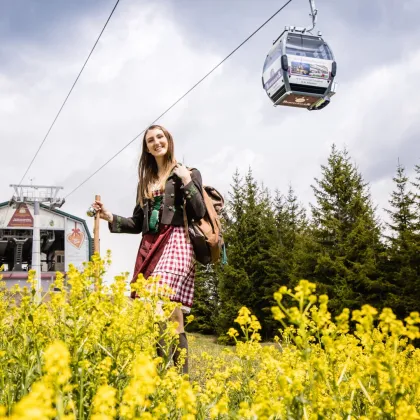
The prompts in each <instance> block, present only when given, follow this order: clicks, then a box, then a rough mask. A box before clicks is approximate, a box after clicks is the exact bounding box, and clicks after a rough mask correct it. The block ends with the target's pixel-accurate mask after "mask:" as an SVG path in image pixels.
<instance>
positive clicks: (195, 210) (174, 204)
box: [108, 169, 206, 234]
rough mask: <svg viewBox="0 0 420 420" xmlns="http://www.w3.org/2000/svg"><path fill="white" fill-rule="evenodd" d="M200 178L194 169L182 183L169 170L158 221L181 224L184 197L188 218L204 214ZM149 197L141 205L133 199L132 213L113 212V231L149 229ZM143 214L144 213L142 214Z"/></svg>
mask: <svg viewBox="0 0 420 420" xmlns="http://www.w3.org/2000/svg"><path fill="white" fill-rule="evenodd" d="M202 188H203V184H202V179H201V174H200V171H198V170H197V169H193V170H192V172H191V182H189V183H188V184H187V185H185V186H183V185H182V181H181V179H180V178H179V177H177V176H176V175H175V174H173V173H172V174H171V175H170V176H169V177H168V179H167V181H166V184H165V195H164V198H163V210H162V217H161V220H160V223H162V224H164V225H173V226H182V225H183V224H184V208H183V206H184V200H185V202H186V211H187V218H188V221H197V220H200V219H202V218H203V217H204V215H205V214H206V207H205V204H204V199H203V195H202ZM150 205H151V200H147V199H146V200H144V205H143V207H141V206H140V204H138V203H136V206H135V207H134V211H133V215H132V216H131V217H122V216H118V215H116V214H113V216H114V217H113V221H112V223H108V227H109V230H110V231H111V232H112V233H140V232H141V233H143V234H145V233H147V232H149V217H150V213H149V208H150ZM145 216H146V217H145Z"/></svg>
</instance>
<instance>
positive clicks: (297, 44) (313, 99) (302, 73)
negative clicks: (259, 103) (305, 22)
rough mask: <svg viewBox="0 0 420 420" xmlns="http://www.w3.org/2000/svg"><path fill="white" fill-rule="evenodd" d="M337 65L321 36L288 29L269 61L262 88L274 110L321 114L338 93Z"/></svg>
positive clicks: (265, 66)
mask: <svg viewBox="0 0 420 420" xmlns="http://www.w3.org/2000/svg"><path fill="white" fill-rule="evenodd" d="M336 72H337V64H336V62H335V60H334V56H333V53H332V51H331V49H330V47H329V46H328V44H327V43H326V42H325V41H324V40H323V39H322V37H321V34H320V33H318V35H312V34H310V33H308V32H307V30H306V29H305V28H295V27H286V29H285V30H284V32H283V33H282V34H281V35H280V37H279V38H278V39H277V40H276V41H274V43H273V46H272V48H271V50H270V51H269V53H268V54H267V57H266V59H265V63H264V68H263V76H262V84H263V87H264V89H265V91H266V93H267V95H268V97H269V98H270V99H271V101H272V102H273V104H274V106H277V105H283V106H292V107H297V108H306V109H309V110H319V109H322V108H324V107H325V106H326V105H328V103H329V102H330V98H331V96H333V95H334V94H335V92H336V83H335V82H334V78H335V75H336Z"/></svg>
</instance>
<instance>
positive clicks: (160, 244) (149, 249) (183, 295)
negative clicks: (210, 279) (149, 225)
mask: <svg viewBox="0 0 420 420" xmlns="http://www.w3.org/2000/svg"><path fill="white" fill-rule="evenodd" d="M163 195H164V191H162V190H158V191H154V192H153V196H154V200H156V199H157V198H160V199H161V200H162V199H163ZM161 211H162V209H160V211H159V212H160V214H161ZM145 216H146V215H145ZM159 219H160V217H159ZM139 274H143V276H144V277H145V278H146V279H147V278H149V277H156V276H160V279H159V282H158V287H162V286H167V287H169V288H170V289H171V291H172V293H171V294H170V295H169V298H170V300H171V301H173V302H180V303H181V304H182V311H183V312H185V313H188V312H190V310H191V307H192V304H193V297H194V278H195V264H194V251H193V247H192V244H191V243H190V242H188V241H187V238H186V232H185V227H184V226H171V225H162V224H159V227H158V229H157V232H156V233H146V234H145V235H143V237H142V240H141V243H140V247H139V250H138V253H137V259H136V264H135V267H134V275H133V279H132V280H131V282H132V283H133V282H135V281H136V280H137V277H138V276H139ZM131 297H132V298H136V297H137V296H136V293H135V292H132V294H131Z"/></svg>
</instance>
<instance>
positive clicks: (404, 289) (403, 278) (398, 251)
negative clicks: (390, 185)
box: [386, 163, 420, 317]
mask: <svg viewBox="0 0 420 420" xmlns="http://www.w3.org/2000/svg"><path fill="white" fill-rule="evenodd" d="M393 181H394V183H395V188H396V189H395V190H394V191H393V192H392V194H391V199H390V200H389V204H390V205H391V207H392V209H391V210H389V209H386V212H387V213H388V214H389V216H390V219H391V223H387V226H388V227H389V229H390V231H391V235H390V236H387V239H388V241H389V244H390V246H389V250H388V261H387V270H386V273H387V277H388V279H389V282H390V283H392V284H394V285H395V286H396V287H395V292H394V293H390V294H389V297H388V302H387V305H388V306H391V307H392V309H393V310H394V311H395V312H396V313H397V314H398V315H399V316H401V317H405V316H407V315H408V314H409V313H410V312H412V311H415V310H418V309H419V304H418V302H419V298H420V278H419V276H420V271H419V268H420V261H419V250H420V249H419V244H418V235H417V233H416V214H415V209H414V205H415V195H414V194H413V193H412V192H411V191H410V190H409V189H408V182H409V180H408V177H407V176H406V174H405V169H404V167H403V166H402V165H401V164H400V163H398V166H397V173H396V176H395V177H394V178H393Z"/></svg>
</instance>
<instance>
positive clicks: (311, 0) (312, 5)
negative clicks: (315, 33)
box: [306, 0, 318, 32]
mask: <svg viewBox="0 0 420 420" xmlns="http://www.w3.org/2000/svg"><path fill="white" fill-rule="evenodd" d="M309 7H310V8H311V13H309V16H311V18H312V26H311V27H307V28H306V30H307V31H308V32H311V31H312V30H313V29H315V25H316V16H317V14H318V9H317V8H316V7H315V0H309Z"/></svg>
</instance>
